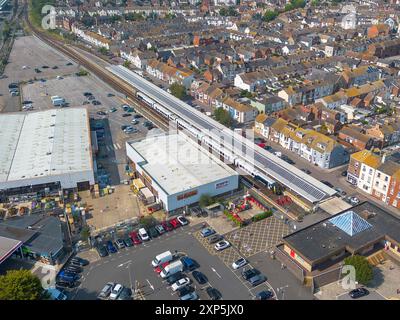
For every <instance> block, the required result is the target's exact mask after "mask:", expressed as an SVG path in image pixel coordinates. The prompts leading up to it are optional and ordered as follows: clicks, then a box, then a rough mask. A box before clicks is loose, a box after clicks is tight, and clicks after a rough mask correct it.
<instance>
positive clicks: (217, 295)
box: [206, 287, 221, 300]
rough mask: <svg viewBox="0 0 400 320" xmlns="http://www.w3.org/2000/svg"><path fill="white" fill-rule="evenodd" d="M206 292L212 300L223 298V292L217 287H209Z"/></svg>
mask: <svg viewBox="0 0 400 320" xmlns="http://www.w3.org/2000/svg"><path fill="white" fill-rule="evenodd" d="M206 292H207V294H208V296H209V297H210V299H211V300H219V299H221V293H220V292H219V291H218V290H217V289H215V288H213V287H208V288H207V289H206Z"/></svg>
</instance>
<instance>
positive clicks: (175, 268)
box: [160, 260, 183, 279]
mask: <svg viewBox="0 0 400 320" xmlns="http://www.w3.org/2000/svg"><path fill="white" fill-rule="evenodd" d="M180 271H181V272H182V271H183V264H182V262H181V260H177V261H174V262H172V263H170V264H169V265H167V266H166V267H165V268H164V269H163V271H161V272H160V276H161V278H163V279H165V278H168V277H169V276H172V275H173V274H175V273H177V272H180Z"/></svg>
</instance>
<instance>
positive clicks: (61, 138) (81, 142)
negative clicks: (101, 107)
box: [0, 108, 92, 186]
mask: <svg viewBox="0 0 400 320" xmlns="http://www.w3.org/2000/svg"><path fill="white" fill-rule="evenodd" d="M89 136H90V129H89V120H88V114H87V110H86V109H85V108H66V109H51V110H46V111H38V112H29V113H18V114H2V115H0V186H1V183H6V182H9V181H17V180H23V179H32V178H35V177H42V176H50V175H60V174H65V173H71V172H79V171H85V170H92V155H91V148H90V137H89Z"/></svg>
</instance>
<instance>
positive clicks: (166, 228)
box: [161, 221, 174, 231]
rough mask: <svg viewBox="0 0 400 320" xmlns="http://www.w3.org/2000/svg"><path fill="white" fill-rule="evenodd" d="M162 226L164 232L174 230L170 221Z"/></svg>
mask: <svg viewBox="0 0 400 320" xmlns="http://www.w3.org/2000/svg"><path fill="white" fill-rule="evenodd" d="M161 225H162V226H163V228H164V230H166V231H171V230H173V229H174V226H173V225H172V224H171V223H170V222H169V221H164V222H162V223H161Z"/></svg>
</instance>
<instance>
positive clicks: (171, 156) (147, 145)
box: [126, 134, 239, 212]
mask: <svg viewBox="0 0 400 320" xmlns="http://www.w3.org/2000/svg"><path fill="white" fill-rule="evenodd" d="M126 150H127V155H128V158H129V159H130V160H131V161H132V163H131V165H132V166H133V168H134V170H135V171H136V173H137V175H138V176H139V178H140V179H141V180H142V182H143V183H144V185H145V186H146V187H147V188H149V189H150V191H151V192H152V193H153V195H154V196H155V198H156V200H157V202H159V203H161V204H162V206H163V208H164V209H165V210H166V211H168V212H171V211H174V210H176V209H179V208H183V207H185V206H188V205H191V204H193V203H196V202H198V201H199V200H200V197H201V195H203V194H208V195H211V196H217V195H220V194H223V193H227V192H229V191H232V190H235V189H237V188H238V185H239V175H238V174H237V173H236V171H235V170H233V169H231V168H230V167H229V166H227V165H226V164H225V163H224V162H222V161H221V160H219V159H218V158H216V157H214V156H212V155H211V154H209V153H208V152H206V151H205V150H204V149H203V148H202V147H201V146H199V145H197V144H196V143H195V142H193V141H192V140H190V139H189V138H187V137H185V136H184V135H181V134H172V135H159V136H153V137H149V138H146V139H144V140H140V141H134V142H127V143H126Z"/></svg>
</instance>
